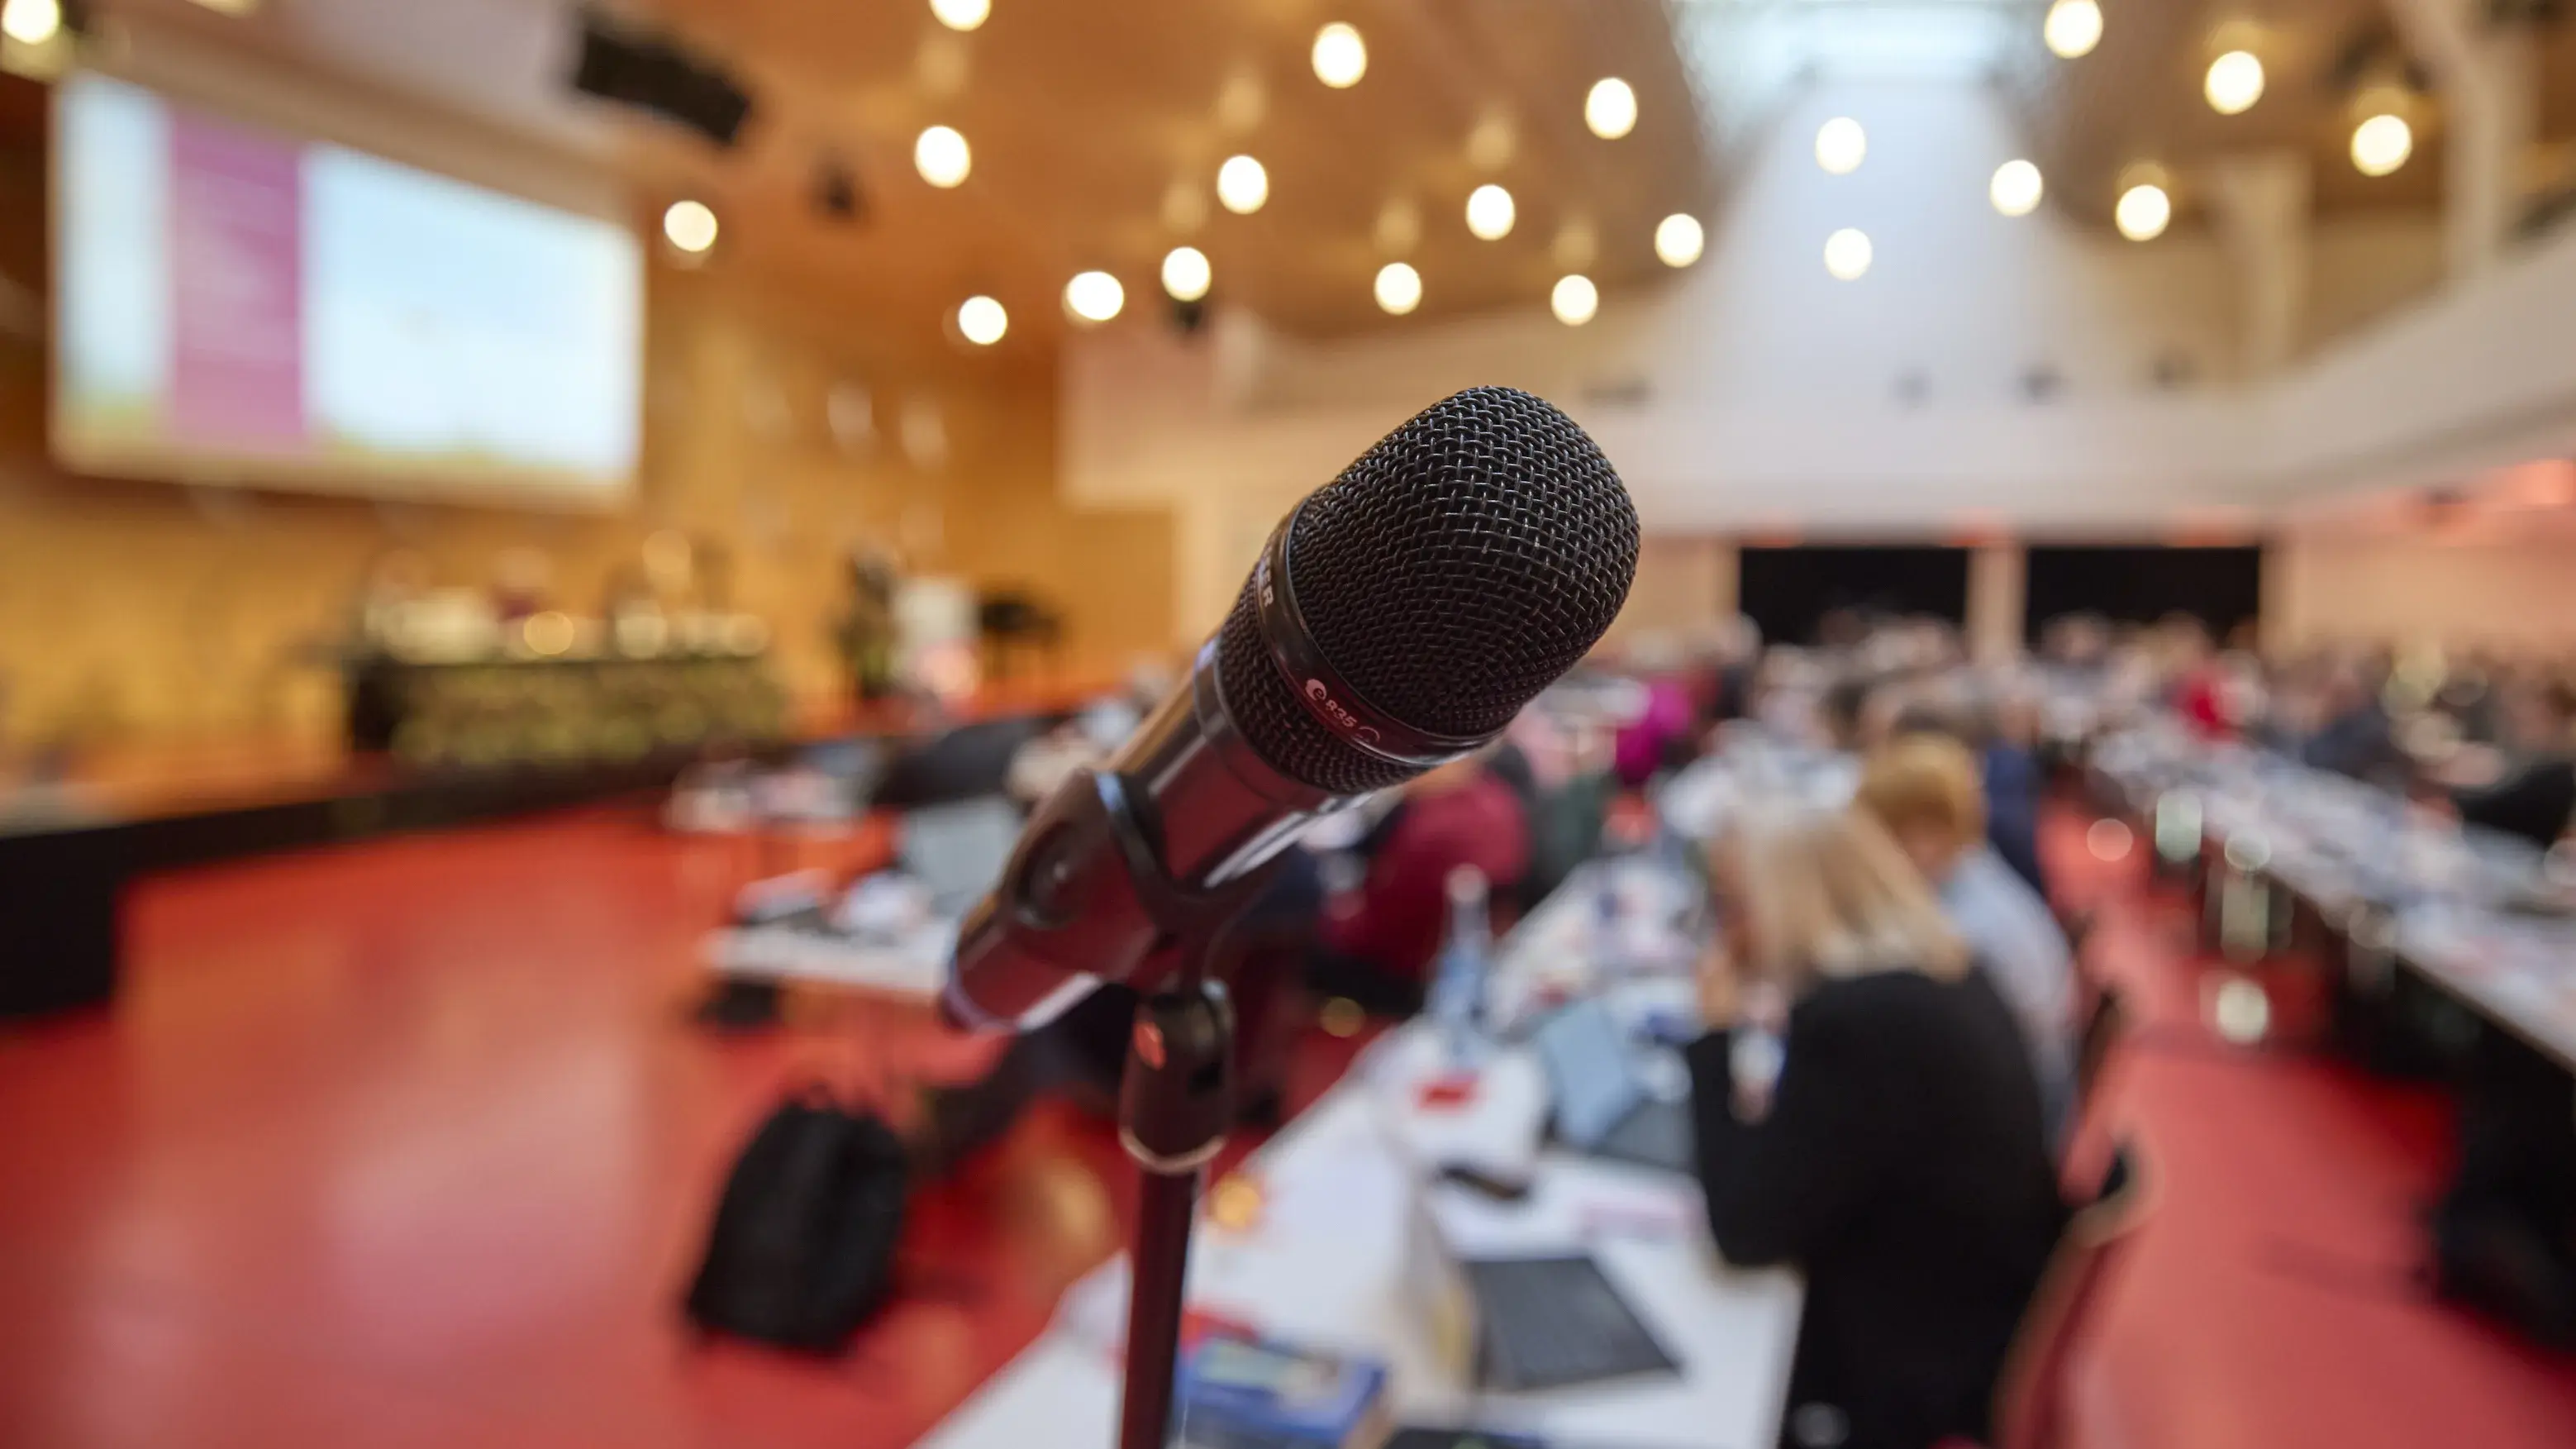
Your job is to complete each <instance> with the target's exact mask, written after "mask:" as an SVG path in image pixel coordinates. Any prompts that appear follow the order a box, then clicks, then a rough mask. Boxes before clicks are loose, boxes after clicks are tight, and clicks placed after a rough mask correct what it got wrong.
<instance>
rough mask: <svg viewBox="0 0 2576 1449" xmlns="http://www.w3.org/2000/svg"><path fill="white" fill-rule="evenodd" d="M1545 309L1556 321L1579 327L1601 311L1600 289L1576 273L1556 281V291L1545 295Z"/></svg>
mask: <svg viewBox="0 0 2576 1449" xmlns="http://www.w3.org/2000/svg"><path fill="white" fill-rule="evenodd" d="M1547 309H1548V310H1549V311H1551V312H1554V313H1555V314H1556V320H1557V321H1559V322H1562V323H1564V324H1565V325H1566V326H1568V327H1580V326H1582V325H1583V324H1584V323H1586V322H1589V321H1591V320H1592V314H1593V313H1595V312H1598V311H1600V310H1601V289H1600V288H1598V287H1595V286H1593V285H1592V279H1591V278H1590V277H1587V276H1585V275H1583V274H1582V273H1581V272H1576V273H1574V274H1572V275H1570V276H1563V277H1559V278H1557V279H1556V290H1554V291H1552V292H1550V293H1548V294H1547Z"/></svg>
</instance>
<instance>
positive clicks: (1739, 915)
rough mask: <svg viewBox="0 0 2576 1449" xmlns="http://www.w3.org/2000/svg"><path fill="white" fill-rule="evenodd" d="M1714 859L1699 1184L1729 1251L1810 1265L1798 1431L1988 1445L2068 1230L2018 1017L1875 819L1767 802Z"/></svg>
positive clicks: (1698, 1084)
mask: <svg viewBox="0 0 2576 1449" xmlns="http://www.w3.org/2000/svg"><path fill="white" fill-rule="evenodd" d="M1709 864H1710V876H1711V880H1712V882H1713V884H1714V887H1715V892H1716V897H1717V906H1718V914H1719V921H1720V925H1721V939H1720V941H1719V942H1718V943H1717V945H1715V946H1714V947H1713V948H1712V949H1711V951H1710V954H1709V958H1708V960H1707V961H1706V962H1705V963H1704V965H1703V966H1702V968H1701V979H1700V1001H1701V1011H1702V1014H1703V1015H1704V1017H1705V1018H1706V1022H1707V1026H1708V1028H1709V1030H1708V1033H1707V1035H1705V1036H1703V1037H1702V1038H1701V1039H1700V1040H1699V1041H1697V1042H1695V1043H1693V1044H1692V1046H1691V1047H1690V1049H1689V1051H1688V1052H1687V1054H1686V1055H1687V1057H1688V1060H1689V1062H1690V1068H1691V1080H1692V1086H1693V1095H1694V1113H1693V1115H1694V1117H1695V1119H1696V1123H1697V1133H1698V1146H1699V1173H1700V1179H1701V1183H1702V1185H1703V1186H1704V1187H1705V1189H1706V1192H1707V1202H1708V1219H1709V1227H1710V1229H1711V1231H1712V1232H1713V1233H1714V1234H1715V1236H1716V1239H1717V1245H1718V1249H1719V1251H1721V1252H1723V1253H1724V1254H1725V1255H1726V1257H1727V1258H1728V1260H1729V1261H1731V1262H1734V1263H1738V1264H1743V1265H1756V1264H1769V1263H1782V1262H1786V1263H1794V1264H1796V1265H1797V1266H1798V1267H1800V1268H1802V1269H1803V1270H1804V1271H1805V1273H1806V1277H1807V1303H1806V1312H1805V1316H1804V1318H1803V1320H1802V1322H1801V1324H1800V1327H1799V1334H1798V1350H1797V1359H1796V1363H1795V1365H1794V1367H1793V1369H1792V1372H1791V1381H1790V1400H1789V1402H1790V1404H1791V1405H1792V1406H1793V1407H1792V1410H1791V1413H1790V1415H1789V1417H1788V1420H1787V1422H1786V1423H1785V1424H1784V1426H1783V1434H1782V1441H1783V1442H1784V1443H1788V1444H1796V1445H1819V1446H1821V1445H1843V1446H1853V1449H1881V1446H1884V1449H1917V1446H1922V1445H1929V1444H1932V1443H1934V1442H1936V1441H1938V1440H1940V1439H1942V1438H1944V1437H1946V1436H1950V1435H1963V1436H1966V1437H1969V1438H1971V1439H1978V1440H1982V1439H1983V1438H1984V1436H1985V1432H1986V1429H1987V1423H1986V1418H1987V1403H1988V1401H1989V1400H1990V1399H1991V1398H1992V1396H1993V1392H1994V1383H1995V1377H1996V1374H1997V1372H1998V1370H1999V1369H2000V1367H2001V1365H2002V1362H2003V1356H2004V1349H2005V1345H2006V1344H2007V1342H2008V1341H2009V1340H2010V1339H2011V1337H2012V1333H2013V1329H2014V1326H2015V1324H2016V1323H2018V1322H2019V1320H2020V1318H2021V1314H2022V1310H2023V1308H2024V1306H2025V1305H2026V1304H2027V1303H2028V1301H2029V1299H2030V1295H2031V1291H2032V1289H2033V1287H2034V1286H2035V1285H2036V1284H2037V1283H2038V1281H2039V1274H2040V1269H2041V1267H2042V1266H2043V1265H2044V1264H2045V1263H2046V1261H2047V1258H2048V1255H2049V1251H2050V1249H2051V1248H2052V1246H2053V1245H2054V1244H2055V1242H2056V1240H2057V1235H2058V1232H2059V1230H2060V1229H2061V1228H2062V1227H2063V1225H2064V1223H2065V1216H2066V1212H2065V1208H2064V1206H2063V1204H2062V1203H2061V1202H2060V1200H2059V1198H2058V1194H2057V1186H2056V1174H2055V1169H2054V1168H2053V1166H2052V1165H2051V1163H2050V1161H2049V1158H2048V1154H2047V1152H2046V1150H2045V1149H2044V1147H2043V1145H2042V1137H2041V1132H2040V1100H2039V1089H2038V1087H2037V1085H2036V1084H2035V1082H2034V1081H2033V1079H2032V1076H2031V1069H2030V1062H2029V1058H2028V1056H2027V1054H2026V1053H2025V1052H2024V1050H2023V1048H2022V1041H2021V1036H2020V1032H2019V1030H2018V1028H2017V1027H2016V1025H2015V1023H2014V1020H2013V1016H2012V1013H2011V1012H2010V1011H2009V1010H2008V1009H2007V1008H2006V1007H2005V1006H2004V1003H2003V1001H2002V1000H2001V998H1999V997H1998V996H1997V995H1996V994H1995V991H1994V988H1993V986H1992V985H1991V984H1990V983H1989V982H1988V981H1987V979H1986V977H1985V974H1984V973H1982V972H1979V971H1975V970H1972V969H1970V967H1971V961H1970V956H1969V951H1968V948H1967V947H1966V946H1965V945H1964V944H1963V943H1962V942H1961V941H1960V939H1959V938H1958V937H1957V936H1956V935H1954V934H1953V933H1952V932H1951V930H1950V928H1949V927H1948V925H1947V924H1946V923H1945V922H1944V921H1943V919H1942V915H1941V910H1940V907H1939V906H1938V904H1937V903H1936V902H1935V901H1934V900H1933V898H1932V895H1931V892H1930V890H1929V889H1928V888H1927V887H1926V886H1925V885H1924V883H1923V881H1922V878H1921V877H1920V876H1919V875H1917V874H1916V873H1915V871H1914V869H1913V867H1912V866H1911V865H1909V864H1908V863H1907V861H1906V859H1905V857H1904V855H1903V853H1902V852H1900V851H1899V850H1898V849H1897V847H1896V844H1895V842H1894V841H1892V840H1890V839H1889V838H1888V836H1887V833H1886V831H1885V830H1884V829H1883V828H1881V827H1880V826H1879V825H1878V824H1877V823H1876V822H1875V821H1874V820H1872V819H1870V818H1869V817H1867V816H1865V815H1862V814H1860V813H1858V812H1855V811H1834V812H1824V811H1816V810H1810V809H1781V808H1770V807H1765V808H1761V809H1757V810H1754V811H1752V812H1749V813H1748V814H1747V815H1746V817H1745V818H1743V819H1741V820H1740V821H1739V822H1738V823H1737V824H1736V826H1735V828H1734V829H1733V830H1732V831H1731V832H1729V833H1728V834H1727V835H1725V836H1724V837H1722V838H1721V839H1720V840H1719V841H1718V842H1717V844H1716V845H1715V846H1714V847H1713V848H1712V850H1711V852H1710V862H1709Z"/></svg>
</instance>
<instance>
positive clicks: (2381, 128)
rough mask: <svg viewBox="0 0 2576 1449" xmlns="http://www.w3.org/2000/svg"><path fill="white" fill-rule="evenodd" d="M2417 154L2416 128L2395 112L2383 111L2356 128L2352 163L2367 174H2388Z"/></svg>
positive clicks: (2354, 129) (2353, 130)
mask: <svg viewBox="0 0 2576 1449" xmlns="http://www.w3.org/2000/svg"><path fill="white" fill-rule="evenodd" d="M2414 154H2415V128H2414V127H2412V126H2409V125H2407V124H2406V118H2405V117H2404V116H2401V115H2397V114H2395V113H2394V112H2382V113H2381V114H2379V115H2376V116H2372V117H2371V118H2370V119H2368V120H2366V121H2364V122H2362V123H2361V124H2360V125H2358V126H2355V127H2353V128H2352V164H2353V165H2354V166H2355V167H2356V168H2358V169H2359V170H2360V172H2361V174H2362V175H2364V176H2385V175H2387V174H2388V173H2390V172H2392V171H2394V170H2396V169H2397V168H2398V167H2400V166H2403V165H2405V164H2406V158H2407V157H2409V156H2412V155H2414Z"/></svg>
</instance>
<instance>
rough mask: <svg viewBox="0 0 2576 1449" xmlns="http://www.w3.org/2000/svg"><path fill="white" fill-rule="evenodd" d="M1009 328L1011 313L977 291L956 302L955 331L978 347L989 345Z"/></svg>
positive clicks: (999, 338)
mask: <svg viewBox="0 0 2576 1449" xmlns="http://www.w3.org/2000/svg"><path fill="white" fill-rule="evenodd" d="M1010 330H1011V314H1010V313H1008V312H1005V311H1003V310H1002V304H1001V303H999V302H996V301H994V300H993V299H992V298H990V297H987V296H984V295H983V294H981V293H977V294H976V295H975V296H972V297H969V298H967V299H966V300H965V301H963V302H960V303H958V304H957V333H958V335H959V336H961V337H963V338H965V339H966V340H967V341H969V342H972V343H974V344H975V345H976V346H978V347H990V346H992V345H993V344H994V343H996V342H999V341H1001V340H1002V334H1003V333H1005V332H1008V331H1010Z"/></svg>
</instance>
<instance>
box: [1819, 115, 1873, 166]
mask: <svg viewBox="0 0 2576 1449" xmlns="http://www.w3.org/2000/svg"><path fill="white" fill-rule="evenodd" d="M1868 155H1869V133H1868V132H1866V131H1863V130H1862V129H1861V128H1860V122H1858V121H1855V120H1853V119H1852V118H1851V117H1849V116H1836V117H1834V118H1833V119H1832V120H1830V121H1827V122H1825V123H1824V124H1823V125H1821V126H1818V127H1817V128H1816V164H1817V165H1819V166H1822V167H1823V168H1825V171H1826V173H1827V174H1828V175H1833V176H1849V175H1850V174H1852V173H1853V172H1855V171H1858V170H1859V169H1860V163H1861V160H1862V158H1864V157H1866V156H1868Z"/></svg>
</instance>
